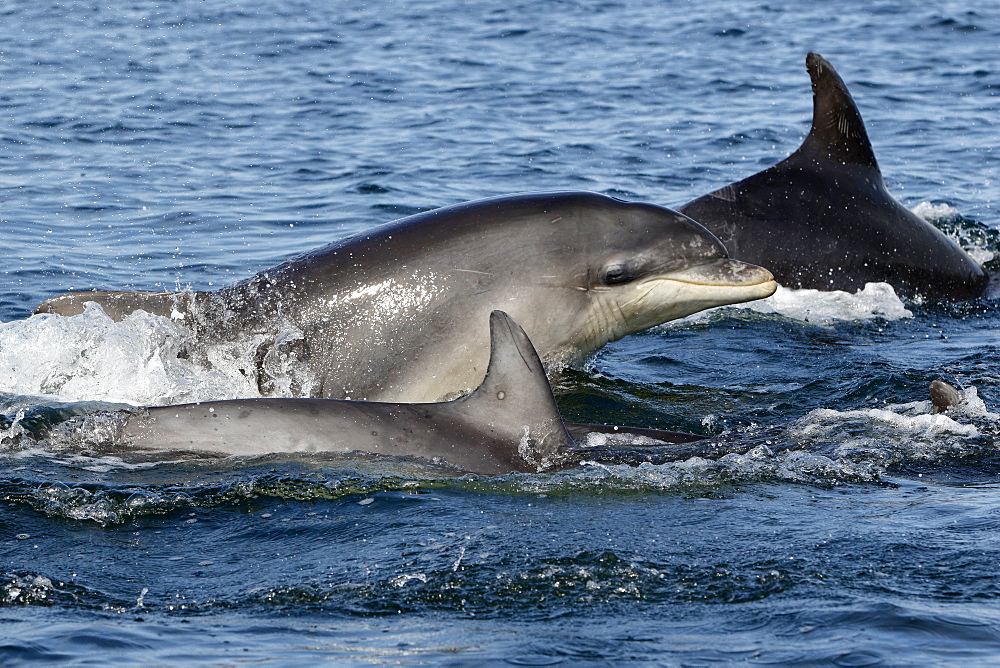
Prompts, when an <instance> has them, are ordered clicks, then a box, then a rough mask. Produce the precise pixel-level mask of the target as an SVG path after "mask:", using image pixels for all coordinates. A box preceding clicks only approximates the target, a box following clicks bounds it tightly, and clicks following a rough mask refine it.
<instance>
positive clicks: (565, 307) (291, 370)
mask: <svg viewBox="0 0 1000 668" xmlns="http://www.w3.org/2000/svg"><path fill="white" fill-rule="evenodd" d="M775 289H776V284H775V282H774V280H773V277H772V276H771V274H770V273H769V272H768V271H766V270H765V269H761V268H760V267H755V266H752V265H748V264H745V263H743V262H738V261H735V260H731V259H729V257H728V255H727V253H726V249H725V248H724V247H723V245H722V244H721V243H720V242H719V240H718V239H716V238H715V237H714V236H713V235H712V234H711V233H710V232H708V231H707V230H705V228H703V227H702V226H700V225H698V224H697V223H695V222H693V221H692V220H691V219H689V218H687V217H686V216H683V215H681V214H678V213H677V212H675V211H671V210H670V209H666V208H664V207H659V206H655V205H652V204H642V203H630V202H623V201H621V200H618V199H614V198H611V197H606V196H603V195H598V194H594V193H577V192H567V193H545V194H529V195H514V196H507V197H497V198H493V199H486V200H480V201H476V202H471V203H466V204H458V205H455V206H449V207H446V208H443V209H437V210H434V211H429V212H427V213H422V214H418V215H415V216H410V217H408V218H404V219H402V220H399V221H396V222H393V223H389V224H386V225H383V226H381V227H378V228H375V229H373V230H370V231H368V232H365V233H362V234H359V235H357V236H354V237H350V238H348V239H345V240H343V241H339V242H336V243H333V244H330V245H328V246H325V247H322V248H319V249H316V250H314V251H311V252H308V253H305V254H303V255H299V256H297V257H294V258H292V259H290V260H288V261H286V262H284V263H283V264H281V265H279V266H277V267H274V268H272V269H267V270H265V271H262V272H260V273H259V274H257V275H256V276H253V277H251V278H250V279H248V280H246V281H243V282H240V283H236V284H234V285H232V286H229V287H226V288H223V289H221V290H218V291H215V292H180V293H143V292H83V293H75V294H69V295H63V296H61V297H55V298H53V299H50V300H48V301H46V302H45V303H43V304H42V305H40V306H39V307H38V308H37V309H36V312H38V313H59V314H62V315H74V314H77V313H80V312H82V310H83V308H84V304H85V303H86V302H91V301H93V302H97V303H99V304H100V305H101V306H102V307H103V308H104V310H105V311H106V312H107V313H108V314H109V315H110V316H111V317H113V318H115V319H120V318H122V317H124V316H125V315H127V314H128V313H130V312H132V311H135V310H140V309H141V310H144V311H147V312H150V313H153V314H157V315H162V316H166V317H173V318H174V319H175V320H178V321H179V322H182V323H183V324H184V325H186V326H187V327H188V328H190V330H191V331H192V333H193V338H194V341H195V344H194V345H193V346H192V347H191V348H192V349H191V350H188V351H186V352H185V354H187V355H188V356H189V357H190V358H191V359H193V360H195V361H199V362H202V363H204V364H206V365H209V366H210V365H211V364H212V363H213V362H212V360H215V359H218V358H219V357H220V356H223V353H225V354H227V355H229V357H228V358H226V359H230V360H232V359H235V360H236V361H235V362H234V363H233V364H236V365H239V370H240V371H241V372H242V373H244V374H246V375H247V376H248V377H250V378H251V379H254V380H256V381H257V385H258V386H259V388H260V392H261V394H263V395H275V394H281V395H285V396H311V397H325V398H332V399H347V398H350V399H366V400H371V401H374V400H378V401H407V402H412V401H438V400H441V399H444V398H452V397H455V396H459V395H461V394H462V393H465V392H467V391H468V390H469V389H471V388H473V387H475V386H476V384H477V383H478V382H479V380H480V379H481V378H482V374H483V371H484V370H485V368H486V363H487V361H488V359H489V333H488V331H487V327H486V322H487V320H488V317H487V316H488V314H489V313H490V312H491V311H493V310H495V309H503V310H504V311H506V312H508V313H510V314H511V316H512V317H513V318H514V319H515V320H517V321H518V322H519V323H521V325H522V326H523V327H524V329H525V331H527V333H528V335H529V336H530V337H531V340H532V342H533V343H534V345H535V347H536V349H537V350H538V352H539V354H540V355H541V357H542V359H543V360H545V362H546V363H547V364H549V365H551V366H554V367H558V366H560V365H562V364H565V363H567V362H573V361H576V360H579V359H581V358H584V357H586V356H587V355H590V354H591V353H593V352H595V351H597V350H598V349H599V348H600V347H601V346H603V345H604V344H606V343H608V342H609V341H614V340H616V339H619V338H621V337H623V336H625V335H627V334H631V333H633V332H637V331H640V330H643V329H647V328H649V327H652V326H654V325H658V324H660V323H663V322H666V321H668V320H672V319H675V318H681V317H684V316H686V315H689V314H691V313H694V312H696V311H700V310H702V309H705V308H709V307H713V306H721V305H725V304H734V303H739V302H744V301H749V300H753V299H759V298H762V297H767V296H769V295H770V294H772V293H773V292H774V290H775ZM220 350H221V351H223V352H220ZM234 350H235V351H236V352H233V351H234Z"/></svg>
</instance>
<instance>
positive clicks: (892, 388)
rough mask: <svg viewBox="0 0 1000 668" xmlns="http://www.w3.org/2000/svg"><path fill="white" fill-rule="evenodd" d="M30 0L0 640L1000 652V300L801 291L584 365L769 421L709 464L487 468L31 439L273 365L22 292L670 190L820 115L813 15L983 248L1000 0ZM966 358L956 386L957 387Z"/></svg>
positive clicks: (614, 401)
mask: <svg viewBox="0 0 1000 668" xmlns="http://www.w3.org/2000/svg"><path fill="white" fill-rule="evenodd" d="M0 20H2V24H0V25H2V26H3V30H2V31H0V80H2V81H3V86H2V91H0V224H2V225H3V230H4V232H3V237H2V238H3V240H4V242H5V245H6V248H5V253H4V255H3V259H2V261H0V281H2V283H0V320H2V321H3V324H0V406H2V413H3V414H5V415H6V416H7V417H6V419H5V420H3V421H2V429H0V466H2V471H3V473H2V474H0V504H2V512H0V639H2V642H0V645H2V646H0V657H2V659H0V662H3V663H20V662H29V661H42V662H49V663H51V662H57V661H64V662H79V663H87V662H90V663H110V662H114V661H128V662H154V663H157V662H159V663H163V662H168V661H173V662H182V661H183V662H203V663H220V664H234V663H250V662H253V663H260V662H262V661H270V662H274V663H280V664H294V663H302V664H311V663H315V662H317V661H320V660H343V661H350V662H353V663H364V662H374V663H384V662H389V661H399V662H406V663H418V662H432V663H443V664H465V663H473V662H480V661H482V660H487V659H489V660H496V661H507V662H510V663H514V664H518V665H520V664H527V665H536V664H542V665H545V664H553V663H558V662H566V663H578V662H588V661H592V662H597V663H606V662H615V661H621V662H624V661H635V660H638V661H644V662H656V663H665V664H704V663H730V662H752V663H768V664H801V663H807V662H808V663H826V664H830V663H832V664H836V665H867V664H878V663H886V664H928V663H978V664H988V663H992V662H996V661H997V660H998V659H1000V622H998V621H997V620H998V619H1000V574H998V570H997V563H998V562H1000V538H998V530H1000V500H998V499H1000V477H998V476H1000V449H998V443H1000V435H998V434H1000V416H998V415H997V413H998V412H1000V371H998V368H1000V338H998V336H997V331H998V325H1000V307H998V302H996V301H988V300H983V301H977V302H971V303H967V304H960V305H954V304H952V305H949V304H941V303H913V302H906V303H904V302H900V301H899V300H898V299H897V298H896V297H895V296H894V295H893V294H892V293H891V292H889V291H886V290H884V289H880V288H879V286H870V288H869V289H868V290H866V291H865V292H864V293H861V294H858V295H826V296H823V295H816V294H812V293H808V292H789V291H782V292H780V293H779V295H778V296H777V298H776V299H772V300H770V301H769V302H768V304H767V305H764V306H758V307H755V309H753V310H751V309H726V310H721V311H717V312H713V313H710V314H707V315H702V316H698V317H695V318H693V319H691V320H688V321H684V322H682V323H673V324H670V325H667V326H665V327H661V328H657V329H655V330H653V331H650V332H646V333H643V334H639V335H636V336H632V337H629V338H627V339H625V340H623V341H620V342H618V343H615V344H613V345H611V346H608V347H607V348H606V349H605V350H603V351H602V352H601V353H600V354H599V355H598V356H597V357H596V358H595V359H594V360H593V361H592V362H590V363H588V364H587V365H586V367H585V368H583V369H578V370H574V371H571V372H569V373H568V374H567V375H566V376H565V377H564V378H563V379H562V380H561V381H560V383H559V386H558V387H557V394H558V398H559V402H560V405H561V406H562V408H563V410H564V412H565V413H566V415H567V417H569V418H572V419H579V420H587V421H608V422H617V423H631V424H638V425H642V426H649V427H660V428H667V429H678V430H685V431H694V432H697V433H701V434H707V435H712V436H717V437H718V438H720V439H723V440H725V439H731V440H743V441H746V442H750V443H752V444H754V445H756V446H757V447H755V448H754V449H753V450H751V451H750V452H749V453H747V454H745V455H731V456H727V457H723V458H720V459H718V460H708V459H692V460H689V461H687V462H682V463H675V464H660V465H652V464H644V465H642V466H638V467H630V466H624V465H619V466H610V465H596V464H594V465H587V466H584V467H582V468H580V469H578V470H574V471H566V472H562V473H558V474H552V475H537V476H531V475H511V476H502V477H499V478H494V479H489V478H477V477H471V476H467V477H462V478H458V479H455V478H454V477H453V476H452V472H451V471H449V470H448V469H445V468H443V467H435V466H432V465H430V464H425V463H419V462H407V461H399V460H391V459H377V458H356V457H355V458H338V457H332V456H330V457H265V458H257V459H250V460H232V459H201V460H196V461H190V460H171V459H162V460H159V461H156V460H150V459H149V458H148V457H140V456H138V455H134V456H111V455H107V454H101V453H94V452H89V451H82V452H81V451H80V450H79V449H76V448H73V447H72V445H73V444H72V443H64V442H49V443H47V444H46V443H43V444H42V446H41V447H28V446H27V445H25V442H24V441H23V440H20V439H18V437H17V434H18V433H19V432H18V430H19V429H23V427H24V426H29V427H30V426H31V425H32V424H33V421H34V422H41V423H47V422H51V421H54V420H56V419H60V418H62V417H66V416H68V415H70V414H73V413H81V412H88V411H92V410H94V409H96V408H101V407H108V406H109V403H110V404H114V403H117V402H131V403H165V402H169V401H171V400H177V399H178V398H181V397H188V398H190V397H195V398H199V397H200V398H214V397H221V396H236V395H242V394H245V393H246V391H247V388H245V387H242V386H240V385H239V384H238V382H237V381H236V380H234V378H233V377H232V376H229V375H227V374H226V373H225V369H215V370H206V369H201V368H195V367H193V366H191V365H189V364H186V363H185V360H183V359H178V358H177V355H176V352H177V348H176V344H175V343H174V341H176V339H177V337H178V336H182V333H180V332H178V330H177V329H176V327H175V326H172V325H170V324H168V323H165V322H162V321H158V320H156V319H152V318H142V317H139V316H136V317H135V318H132V319H130V320H128V321H126V322H123V323H111V322H110V321H109V320H107V319H106V318H105V317H104V316H103V314H101V313H99V312H90V313H87V314H85V315H84V316H79V317H77V318H73V319H63V318H55V317H38V316H35V317H29V316H30V313H31V309H32V308H33V307H34V306H35V305H36V304H37V303H39V302H40V301H42V300H43V299H45V298H47V297H50V296H53V295H56V294H60V293H62V292H66V291H70V290H80V289H87V288H123V287H125V288H135V289H145V290H153V289H177V288H181V289H183V288H186V287H191V288H193V289H210V288H212V287H216V286H220V285H223V284H226V283H229V282H231V281H234V280H238V279H240V278H243V277H245V276H248V275H250V274H252V273H254V272H256V271H258V270H260V269H262V268H264V267H267V266H270V265H272V264H274V263H276V262H278V261H280V260H281V259H283V258H285V257H287V256H288V255H289V254H292V253H294V252H298V251H302V250H307V249H310V248H313V247H316V246H319V245H321V244H325V243H327V242H329V241H331V240H334V239H337V238H339V237H342V236H345V235H347V234H349V233H351V232H355V231H358V230H361V229H364V228H366V227H368V226H371V225H375V224H378V223H382V222H385V221H388V220H392V219H395V218H398V217H401V216H404V215H407V214H410V213H414V212H418V211H424V210H428V209H431V208H434V207H438V206H442V205H446V204H451V203H455V202H460V201H465V200H471V199H476V198H480V197H486V196H491V195H497V194H503V193H510V192H519V191H535V190H552V189H586V190H594V191H598V192H604V193H608V194H613V195H616V196H620V197H624V198H627V199H633V200H642V201H650V202H656V203H660V204H666V205H679V204H682V203H684V202H686V201H688V200H690V199H693V198H694V197H696V196H698V195H701V194H703V193H705V192H707V191H709V190H712V189H715V188H717V187H719V186H721V185H724V184H725V183H728V182H730V181H732V180H736V179H739V178H742V177H744V176H747V175H749V174H751V173H753V172H755V171H758V170H760V169H762V168H764V167H765V166H767V165H770V164H773V163H774V162H776V161H777V160H779V159H781V158H783V157H785V156H786V155H787V154H788V153H790V152H791V151H792V150H794V149H795V148H796V147H797V145H798V143H799V142H800V141H801V139H802V138H803V136H804V134H805V132H806V130H807V128H808V120H809V118H810V115H811V98H810V92H809V81H808V77H807V76H806V73H805V71H804V59H805V54H806V52H808V51H809V50H816V51H819V52H820V53H822V54H823V55H824V56H826V57H827V58H828V59H830V60H831V61H832V62H833V63H834V65H835V66H836V67H837V68H838V70H839V71H840V73H841V75H842V76H843V78H844V79H845V81H846V82H847V84H848V86H849V87H850V88H851V90H852V91H853V93H854V95H855V98H856V100H857V102H858V104H859V107H860V109H861V112H862V114H863V115H864V117H865V120H866V122H867V124H868V130H869V134H870V135H871V137H872V140H873V143H874V146H875V151H876V154H877V156H878V158H879V161H880V164H881V166H882V169H883V172H884V174H885V177H886V181H887V183H888V184H889V186H890V189H891V190H892V191H893V192H894V193H895V194H896V195H897V196H898V197H899V198H900V199H901V200H903V201H904V202H905V203H906V204H907V205H908V206H911V207H915V208H916V210H917V211H918V213H920V214H921V215H924V216H925V217H927V218H928V219H931V220H932V221H933V222H935V223H936V224H938V225H939V226H941V227H942V228H943V229H946V231H948V232H949V233H950V234H952V235H953V236H955V237H956V238H958V239H960V240H961V241H962V242H963V243H964V244H965V245H966V246H968V247H969V248H970V250H971V251H972V252H973V253H974V254H975V255H976V257H978V258H980V259H981V260H984V261H985V260H987V259H989V257H990V255H991V253H993V252H996V251H997V242H996V235H997V230H998V228H1000V213H998V206H1000V205H998V202H997V192H998V186H997V178H998V164H1000V154H998V153H997V145H998V139H1000V133H998V132H997V127H998V126H997V118H998V116H997V108H998V104H997V102H998V97H997V95H998V90H1000V69H998V66H997V54H998V51H997V48H996V45H997V43H998V38H1000V13H998V12H997V11H996V7H995V6H991V4H990V3H974V4H959V3H945V2H940V3H923V4H920V5H914V4H912V3H903V2H865V3H862V2H845V3H838V4H837V5H836V8H835V9H834V7H833V6H832V5H831V4H829V3H808V2H792V3H770V4H759V3H734V2H722V1H718V0H711V1H709V2H703V3H698V4H694V5H688V4H686V3H674V2H664V3H655V2H650V1H645V2H642V1H638V0H636V1H629V2H603V3H591V2H556V1H553V0H543V1H541V2H537V1H536V2H530V3H528V2H525V3H514V4H511V3H499V2H497V3H463V2H457V1H456V2H439V3H434V5H433V6H430V5H428V3H422V2H420V3H418V2H393V3H390V2H382V3H370V4H367V5H364V6H353V5H352V6H348V5H345V4H343V3H323V2H310V1H302V2H278V1H276V0H261V1H260V2H226V3H222V2H214V1H206V2H198V3H195V2H182V3H154V2H131V3H124V4H122V3H115V4H111V3H108V4H105V3H98V2H74V3H65V4H63V3H55V2H49V1H42V2H36V3H7V4H5V5H2V6H0ZM937 377H942V378H945V379H947V380H949V381H951V382H954V383H956V384H957V385H959V386H961V387H962V388H964V390H965V393H966V398H967V403H966V406H965V407H964V408H963V409H962V410H961V411H959V412H958V413H955V414H952V415H950V416H948V417H945V416H936V417H935V416H932V415H930V413H929V410H930V408H929V405H928V403H927V401H926V398H927V394H926V388H927V383H928V382H929V381H930V380H932V379H933V378H937ZM95 402H96V403H95Z"/></svg>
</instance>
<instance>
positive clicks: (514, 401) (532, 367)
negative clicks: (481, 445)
mask: <svg viewBox="0 0 1000 668" xmlns="http://www.w3.org/2000/svg"><path fill="white" fill-rule="evenodd" d="M453 403H454V404H455V405H456V408H458V407H459V406H458V405H459V404H460V405H461V407H460V410H461V412H462V414H463V415H465V417H466V419H471V420H472V421H474V423H475V425H476V427H477V428H479V429H488V430H489V431H490V432H492V433H493V434H495V435H496V436H497V437H498V438H500V439H501V440H504V441H507V442H509V443H513V444H515V445H514V446H513V447H515V448H518V451H517V452H512V453H510V454H511V456H517V457H519V458H520V459H521V460H524V461H525V462H526V463H527V464H529V465H531V466H534V467H537V468H538V469H539V470H541V469H544V468H547V467H548V466H550V465H551V464H552V463H554V462H555V461H556V460H557V459H558V455H559V453H560V451H561V450H562V448H565V447H568V446H570V445H572V444H573V440H572V439H571V438H570V436H569V434H568V433H566V428H565V426H563V421H562V417H560V415H559V408H558V406H556V400H555V397H553V396H552V388H551V387H550V386H549V380H548V378H546V376H545V368H544V367H543V366H542V362H541V360H539V359H538V353H536V352H535V347H534V346H533V345H531V341H530V340H529V339H528V335H527V334H525V333H524V330H523V329H521V327H520V325H518V324H517V323H516V322H514V319H513V318H511V317H510V316H509V315H507V314H506V313H504V312H503V311H493V312H492V313H491V314H490V364H489V367H488V368H487V370H486V378H484V379H483V382H482V384H480V386H479V387H478V388H476V389H475V390H474V391H473V392H472V394H470V395H469V396H467V397H465V398H464V399H459V400H457V401H455V402H453ZM526 430H527V433H525V431H526Z"/></svg>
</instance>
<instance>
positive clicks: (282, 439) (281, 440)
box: [122, 311, 573, 474]
mask: <svg viewBox="0 0 1000 668" xmlns="http://www.w3.org/2000/svg"><path fill="white" fill-rule="evenodd" d="M489 323H490V347H491V355H490V361H489V366H488V367H487V370H486V377H485V378H484V379H483V382H482V383H481V384H480V385H479V387H478V388H476V389H475V390H474V391H473V392H472V393H471V394H469V395H468V396H465V397H462V398H461V399H455V400H453V401H448V402H443V403H426V404H411V403H406V404H403V403H380V402H368V401H339V400H336V399H288V398H278V399H233V400H229V401H210V402H203V403H198V404H182V405H178V406H160V407H156V408H148V409H145V411H144V412H143V413H142V414H137V415H133V416H131V417H130V418H129V420H128V423H127V424H126V425H125V428H124V432H123V435H122V436H123V440H124V443H125V444H127V445H129V446H131V447H134V448H138V449H146V450H191V451H211V452H217V453H225V454H230V455H259V454H267V453H276V452H355V451H362V452H369V453H375V454H386V455H406V456H416V457H423V458H428V459H433V458H440V459H443V460H445V461H447V462H448V463H450V464H452V465H454V466H457V467H458V468H460V469H462V470H464V471H471V472H474V473H483V474H499V473H508V472H511V471H523V472H540V471H544V470H550V469H553V468H555V467H558V466H560V465H564V464H566V463H567V461H566V455H565V454H564V451H565V450H567V449H568V448H570V447H571V446H572V445H573V440H572V438H571V437H570V435H569V434H568V433H567V432H566V428H565V427H564V426H563V422H562V418H561V417H560V416H559V409H558V408H557V407H556V402H555V398H554V397H553V396H552V390H551V388H550V386H549V382H548V379H547V378H546V376H545V370H544V368H543V367H542V363H541V361H540V360H539V358H538V355H537V354H536V352H535V349H534V348H533V347H532V345H531V341H530V340H529V339H528V337H527V335H525V333H524V330H522V329H521V328H520V327H519V326H518V325H517V323H516V322H514V320H513V319H512V318H511V317H510V316H509V315H507V314H506V313H503V312H502V311H494V312H493V313H491V314H490V318H489Z"/></svg>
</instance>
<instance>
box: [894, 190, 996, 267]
mask: <svg viewBox="0 0 1000 668" xmlns="http://www.w3.org/2000/svg"><path fill="white" fill-rule="evenodd" d="M912 211H913V213H914V214H916V215H917V216H919V217H920V218H923V219H924V220H926V221H927V222H928V223H931V224H933V223H935V222H944V221H947V222H951V223H960V222H961V221H962V214H961V212H960V211H959V210H958V209H956V208H955V207H953V206H952V205H950V204H931V203H930V202H921V203H920V204H918V205H916V206H915V207H913V209H912ZM946 234H947V233H946ZM948 236H950V237H951V238H952V239H953V240H954V241H955V243H957V244H958V245H959V246H961V247H962V248H963V250H965V252H966V253H968V254H969V256H970V257H971V258H972V259H973V260H975V261H976V262H978V263H979V264H986V263H987V262H989V261H990V260H992V259H993V258H994V257H996V254H995V253H994V252H993V251H991V250H989V249H988V248H984V247H983V246H978V245H975V244H973V243H970V242H969V240H967V239H962V238H960V237H959V236H956V235H954V234H949V235H948Z"/></svg>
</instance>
